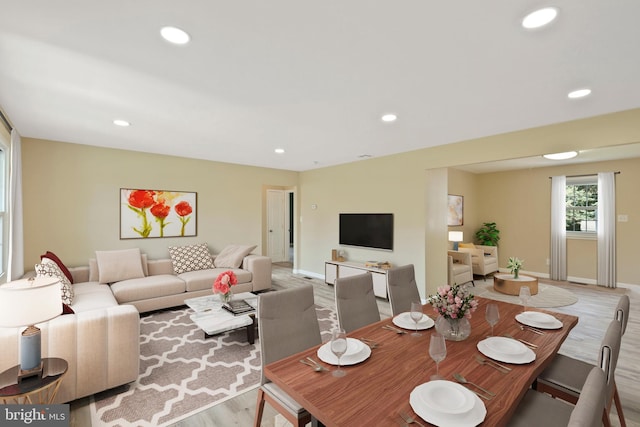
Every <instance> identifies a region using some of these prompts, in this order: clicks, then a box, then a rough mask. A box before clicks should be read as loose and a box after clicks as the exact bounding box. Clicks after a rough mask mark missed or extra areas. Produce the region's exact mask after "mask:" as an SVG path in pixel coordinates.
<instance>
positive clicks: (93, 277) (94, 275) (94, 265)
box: [88, 254, 149, 282]
mask: <svg viewBox="0 0 640 427" xmlns="http://www.w3.org/2000/svg"><path fill="white" fill-rule="evenodd" d="M140 261H141V262H142V272H143V273H144V275H145V276H148V275H149V264H148V260H147V254H140ZM88 280H89V282H97V281H98V261H96V259H95V258H89V279H88Z"/></svg>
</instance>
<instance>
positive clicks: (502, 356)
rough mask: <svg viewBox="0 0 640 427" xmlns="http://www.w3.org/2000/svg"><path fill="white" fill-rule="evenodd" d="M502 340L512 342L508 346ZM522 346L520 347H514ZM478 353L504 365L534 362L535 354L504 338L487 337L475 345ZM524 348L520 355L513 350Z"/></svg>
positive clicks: (514, 341)
mask: <svg viewBox="0 0 640 427" xmlns="http://www.w3.org/2000/svg"><path fill="white" fill-rule="evenodd" d="M503 340H510V341H513V342H512V343H509V344H508V345H507V344H506V343H505V342H504V341H503ZM516 346H522V347H516ZM477 347H478V350H479V351H480V353H482V354H484V355H485V356H487V357H489V358H491V359H494V360H497V361H499V362H505V363H515V364H525V363H531V362H533V361H534V360H536V354H535V353H534V352H533V350H531V349H530V348H529V347H527V346H525V345H524V344H522V343H521V342H520V341H517V340H514V339H512V338H505V337H489V338H485V339H483V340H482V341H480V342H479V343H478V345H477ZM516 348H520V349H522V348H524V351H523V352H522V353H520V352H518V351H517V350H515V349H516Z"/></svg>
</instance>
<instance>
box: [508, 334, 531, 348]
mask: <svg viewBox="0 0 640 427" xmlns="http://www.w3.org/2000/svg"><path fill="white" fill-rule="evenodd" d="M504 336H505V337H507V338H511V339H512V340H517V341H520V342H521V343H522V344H524V345H526V346H527V347H530V348H532V349H536V348H538V346H537V345H536V344H532V343H530V342H529V341H525V340H521V339H520V338H515V337H512V336H511V335H509V334H504Z"/></svg>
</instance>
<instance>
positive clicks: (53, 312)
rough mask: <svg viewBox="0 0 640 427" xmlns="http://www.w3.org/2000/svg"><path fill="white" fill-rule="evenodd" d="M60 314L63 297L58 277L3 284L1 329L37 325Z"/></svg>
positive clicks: (0, 297)
mask: <svg viewBox="0 0 640 427" xmlns="http://www.w3.org/2000/svg"><path fill="white" fill-rule="evenodd" d="M60 313H62V295H61V291H60V283H59V280H58V279H57V278H56V277H36V278H33V279H21V280H15V281H13V282H9V283H5V284H4V285H0V327H5V328H16V327H20V326H29V325H35V324H36V323H42V322H46V321H47V320H50V319H53V318H54V317H56V316H58V315H59V314H60Z"/></svg>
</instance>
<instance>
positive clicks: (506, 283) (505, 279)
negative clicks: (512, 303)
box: [493, 274, 538, 295]
mask: <svg viewBox="0 0 640 427" xmlns="http://www.w3.org/2000/svg"><path fill="white" fill-rule="evenodd" d="M521 286H528V287H529V289H530V290H531V295H536V294H537V293H538V278H537V277H532V276H524V275H522V274H521V275H519V276H518V278H517V279H514V278H513V275H512V274H494V275H493V289H494V290H496V291H498V292H500V293H502V294H507V295H518V294H519V293H520V287H521Z"/></svg>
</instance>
